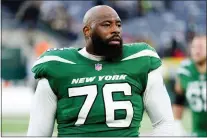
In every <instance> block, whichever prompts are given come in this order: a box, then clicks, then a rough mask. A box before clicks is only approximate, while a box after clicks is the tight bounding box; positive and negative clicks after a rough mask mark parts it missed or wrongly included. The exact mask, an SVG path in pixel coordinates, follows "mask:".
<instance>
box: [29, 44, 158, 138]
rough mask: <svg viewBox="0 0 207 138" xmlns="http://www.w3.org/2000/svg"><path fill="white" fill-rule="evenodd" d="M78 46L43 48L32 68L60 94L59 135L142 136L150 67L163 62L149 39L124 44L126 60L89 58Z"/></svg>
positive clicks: (36, 75) (152, 67)
mask: <svg viewBox="0 0 207 138" xmlns="http://www.w3.org/2000/svg"><path fill="white" fill-rule="evenodd" d="M78 50H79V49H75V48H67V49H53V50H50V51H48V52H45V53H44V54H43V55H42V56H41V57H40V58H39V60H38V61H37V62H36V65H35V66H34V67H33V69H32V71H33V72H34V73H35V78H47V79H48V80H49V83H50V86H51V88H52V89H53V91H54V93H55V94H56V95H57V97H58V104H57V115H56V118H57V124H58V136H71V137H97V136H98V137H126V136H127V137H133V136H135V137H136V136H138V135H139V127H140V122H141V121H142V117H143V111H144V105H143V92H144V91H145V88H146V85H147V79H148V73H149V72H151V71H152V70H154V69H156V68H158V67H159V66H161V60H160V59H159V57H155V56H153V55H156V52H155V50H154V49H153V48H152V47H150V46H148V45H147V44H145V43H134V44H125V45H124V48H123V59H122V61H120V62H115V63H109V62H106V61H99V62H98V61H93V60H90V59H88V58H86V57H83V56H82V55H80V54H79V53H78ZM140 53H141V54H140ZM132 55H133V56H132ZM135 55H139V56H140V57H136V56H135ZM54 57H55V60H51V59H52V58H53V59H54ZM129 57H131V58H130V59H127V58H129ZM60 58H61V59H60ZM46 59H47V60H46ZM48 59H50V60H49V61H48ZM60 60H61V61H60ZM37 63H39V64H37ZM97 64H99V66H98V67H100V66H101V67H100V68H101V70H99V71H98V70H96V69H95V68H96V67H95V66H96V65H97ZM94 94H95V95H94ZM89 99H90V100H89ZM110 99H111V101H110ZM93 100H94V101H93ZM90 101H92V102H91V105H90ZM88 102H89V103H88ZM85 105H86V106H85ZM82 111H83V114H82V116H79V115H80V114H81V112H82ZM87 113H88V114H87ZM84 115H87V116H86V117H84ZM78 116H79V117H78ZM113 116H114V118H113ZM81 120H82V121H83V120H84V121H83V122H82V123H79V124H78V125H76V123H77V121H81ZM120 120H121V121H122V122H121V121H120Z"/></svg>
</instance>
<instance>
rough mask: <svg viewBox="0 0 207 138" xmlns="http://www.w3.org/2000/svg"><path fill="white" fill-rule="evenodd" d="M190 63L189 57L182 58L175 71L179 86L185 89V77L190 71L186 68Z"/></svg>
mask: <svg viewBox="0 0 207 138" xmlns="http://www.w3.org/2000/svg"><path fill="white" fill-rule="evenodd" d="M190 64H191V61H190V60H189V59H186V60H183V61H182V62H181V63H180V66H179V67H178V69H177V72H176V76H177V78H178V79H179V81H180V85H181V88H182V89H183V90H185V83H186V78H187V77H188V76H190V71H189V70H188V68H187V67H188V65H190Z"/></svg>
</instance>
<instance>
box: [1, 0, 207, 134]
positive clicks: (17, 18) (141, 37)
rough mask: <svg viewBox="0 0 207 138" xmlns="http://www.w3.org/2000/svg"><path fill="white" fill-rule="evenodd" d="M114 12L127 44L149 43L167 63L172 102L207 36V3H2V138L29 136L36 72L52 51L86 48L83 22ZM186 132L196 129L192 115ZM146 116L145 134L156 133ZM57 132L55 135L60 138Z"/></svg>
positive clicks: (95, 0)
mask: <svg viewBox="0 0 207 138" xmlns="http://www.w3.org/2000/svg"><path fill="white" fill-rule="evenodd" d="M101 4H106V5H109V6H111V7H113V8H114V9H115V10H116V11H117V12H118V14H119V15H120V17H121V19H122V23H123V32H124V33H123V39H124V42H125V43H130V42H146V43H148V44H150V45H151V46H152V47H154V48H155V49H156V50H157V52H158V54H159V56H160V57H161V58H162V60H163V75H164V79H165V84H166V86H167V89H168V92H169V95H170V97H171V100H172V101H173V99H174V97H173V96H174V90H173V85H174V77H175V73H176V68H177V66H178V65H179V63H180V61H181V60H183V59H184V58H186V57H187V56H188V47H189V43H190V42H191V40H192V38H193V37H194V36H195V35H196V34H206V1H174V0H168V1H148V0H140V1H135V0H133V1H112V0H93V1H27V0H21V1H13V0H2V1H1V13H2V14H1V16H2V17H1V19H2V22H1V24H0V25H1V29H2V30H1V31H2V33H1V38H2V39H1V50H2V51H1V65H2V66H1V79H2V99H1V100H2V132H1V135H2V136H25V135H26V132H27V127H28V121H29V110H30V104H31V97H32V95H33V94H34V90H35V87H36V81H35V80H34V78H33V74H32V72H31V67H32V64H33V63H34V61H35V60H36V59H37V57H38V56H39V55H40V54H42V53H43V52H44V51H45V50H47V49H48V48H53V47H58V48H61V47H71V46H72V47H84V37H83V35H82V19H83V16H84V14H85V12H86V11H87V10H88V9H90V8H91V7H93V6H95V5H101ZM184 116H185V117H184V119H183V123H184V127H185V128H186V130H188V131H190V129H191V117H190V113H189V111H188V110H186V111H185V114H184ZM151 129H152V128H151V124H150V121H149V119H148V117H147V115H146V114H145V115H144V120H143V121H142V127H141V133H143V134H146V133H148V132H149V131H150V130H151ZM56 134H57V133H56V130H55V132H54V135H56Z"/></svg>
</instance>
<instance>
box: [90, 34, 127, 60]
mask: <svg viewBox="0 0 207 138" xmlns="http://www.w3.org/2000/svg"><path fill="white" fill-rule="evenodd" d="M91 39H92V44H93V52H94V54H96V55H99V56H104V58H105V60H106V61H109V62H115V61H120V60H121V58H122V44H123V41H122V39H121V41H120V44H119V45H113V44H109V42H110V41H111V39H112V38H110V39H107V40H103V39H102V38H101V37H99V36H98V35H97V34H93V35H92V38H91Z"/></svg>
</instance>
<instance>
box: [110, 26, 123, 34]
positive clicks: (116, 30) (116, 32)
mask: <svg viewBox="0 0 207 138" xmlns="http://www.w3.org/2000/svg"><path fill="white" fill-rule="evenodd" d="M111 33H112V34H120V33H121V27H118V26H117V25H114V26H113V27H112V30H111Z"/></svg>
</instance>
